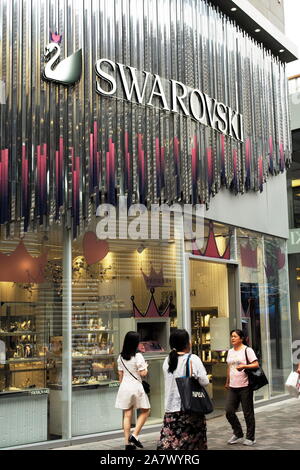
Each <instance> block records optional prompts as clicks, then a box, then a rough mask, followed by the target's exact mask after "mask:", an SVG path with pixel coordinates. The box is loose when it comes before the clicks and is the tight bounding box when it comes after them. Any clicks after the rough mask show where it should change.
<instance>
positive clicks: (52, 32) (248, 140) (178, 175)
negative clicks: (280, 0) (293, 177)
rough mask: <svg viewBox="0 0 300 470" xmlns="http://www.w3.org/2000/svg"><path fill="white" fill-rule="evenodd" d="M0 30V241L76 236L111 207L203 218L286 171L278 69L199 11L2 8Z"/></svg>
mask: <svg viewBox="0 0 300 470" xmlns="http://www.w3.org/2000/svg"><path fill="white" fill-rule="evenodd" d="M141 3H142V4H143V8H140V5H141ZM0 18H1V21H0V38H1V39H0V61H1V63H0V81H1V82H2V83H3V84H4V88H3V89H5V97H2V100H1V101H2V104H1V106H0V128H1V134H0V150H1V155H0V159H1V160H0V164H1V173H0V175H1V176H0V207H1V211H0V225H3V224H5V225H6V230H7V234H9V233H12V232H11V230H13V225H12V224H13V223H14V221H17V220H19V221H21V231H22V232H26V231H28V230H32V229H34V228H35V227H37V225H38V226H39V227H41V226H42V227H49V226H51V225H52V224H53V223H57V222H60V221H61V220H62V216H63V215H66V216H67V217H65V220H66V221H67V226H71V227H72V230H73V237H75V238H76V237H77V236H78V235H79V234H80V233H83V231H84V230H85V227H87V226H88V225H89V224H90V222H91V220H92V218H93V216H94V214H95V213H96V208H97V207H98V205H99V204H100V203H106V202H107V203H110V204H113V205H116V204H118V199H119V197H120V196H127V199H128V204H129V205H131V204H134V203H141V204H145V205H150V204H152V203H154V204H156V203H166V204H169V205H171V204H174V203H188V204H191V203H192V204H198V203H200V204H205V205H206V207H208V206H209V204H210V200H211V198H212V197H213V196H214V195H215V194H216V193H217V192H219V191H220V189H221V188H222V187H225V188H227V189H228V190H231V191H232V192H233V193H235V194H238V193H244V192H246V191H263V187H264V183H265V182H266V181H267V179H268V178H269V177H270V175H276V174H277V173H279V172H283V171H284V170H285V167H286V164H288V163H289V161H290V138H289V123H288V116H287V108H286V95H287V93H286V77H285V65H284V64H283V63H281V62H280V61H278V59H277V58H275V57H274V56H272V54H271V53H270V52H269V51H268V50H266V49H264V48H263V47H262V46H261V45H258V44H257V43H256V42H255V41H254V40H253V39H251V38H250V37H248V36H247V35H246V34H245V33H244V32H243V31H242V30H240V29H239V28H238V27H237V26H235V25H234V24H233V23H232V22H231V21H229V20H228V19H227V18H226V16H224V15H222V14H221V13H220V12H219V11H218V10H217V9H215V8H214V7H212V6H211V5H210V4H208V3H207V2H206V1H205V0H199V1H194V0H180V1H178V0H170V1H168V2H164V1H163V0H143V2H141V0H138V1H137V0H126V1H125V0H114V1H112V0H101V1H100V0H93V1H86V0H78V1H76V2H75V1H71V0H67V1H64V0H44V1H37V0H23V1H22V2H19V1H17V0H13V1H9V0H3V1H1V3H0ZM49 40H50V42H49ZM10 44H14V47H13V48H12V47H10ZM8 64H14V66H13V67H9V66H8ZM17 64H18V66H17Z"/></svg>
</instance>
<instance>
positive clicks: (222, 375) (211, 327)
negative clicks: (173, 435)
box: [190, 259, 230, 410]
mask: <svg viewBox="0 0 300 470" xmlns="http://www.w3.org/2000/svg"><path fill="white" fill-rule="evenodd" d="M228 278H229V275H228V265H227V264H221V263H212V262H208V261H200V260H195V259H191V260H190V307H191V330H192V350H193V353H194V354H197V355H198V356H199V357H200V359H201V360H202V362H203V365H204V367H205V369H206V371H207V374H208V376H209V379H210V382H211V383H210V384H209V386H208V391H209V394H210V396H211V397H212V399H213V402H214V407H215V409H216V410H217V409H224V403H225V388H224V386H225V382H226V374H227V363H226V357H227V351H228V349H229V348H230V323H229V285H228V284H229V280H228Z"/></svg>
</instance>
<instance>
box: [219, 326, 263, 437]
mask: <svg viewBox="0 0 300 470" xmlns="http://www.w3.org/2000/svg"><path fill="white" fill-rule="evenodd" d="M230 336H231V343H232V346H233V348H232V349H230V350H229V351H228V356H227V363H228V368H227V381H226V385H225V387H226V388H227V389H228V393H227V401H226V418H227V419H228V421H229V423H230V424H231V427H232V430H233V436H232V437H231V439H230V440H229V441H228V444H239V443H243V444H244V445H246V446H252V445H254V444H255V442H256V441H255V417H254V403H253V390H252V388H251V387H250V386H249V380H248V376H247V374H246V372H245V370H246V369H257V368H258V367H259V364H258V360H257V357H256V355H255V352H254V351H253V349H252V348H249V347H248V346H247V344H246V341H245V335H244V332H243V331H241V330H232V331H231V333H230ZM246 354H247V357H246ZM247 358H248V361H247ZM247 362H248V364H247ZM240 404H242V408H243V413H244V418H245V421H246V426H247V436H246V439H245V440H244V438H243V430H242V427H241V423H240V421H239V419H238V417H237V416H236V411H237V410H238V407H239V405H240Z"/></svg>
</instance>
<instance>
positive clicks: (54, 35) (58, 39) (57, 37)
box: [50, 32, 62, 44]
mask: <svg viewBox="0 0 300 470" xmlns="http://www.w3.org/2000/svg"><path fill="white" fill-rule="evenodd" d="M50 41H51V42H56V43H57V44H60V43H61V41H62V34H57V32H55V33H51V32H50Z"/></svg>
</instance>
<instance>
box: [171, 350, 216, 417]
mask: <svg viewBox="0 0 300 470" xmlns="http://www.w3.org/2000/svg"><path fill="white" fill-rule="evenodd" d="M190 357H191V355H189V356H188V358H187V361H186V372H185V376H184V377H177V378H176V379H175V380H176V384H177V387H178V391H179V395H180V398H181V408H182V410H183V411H185V412H186V413H193V414H201V415H206V414H209V413H212V411H213V410H214V408H213V404H212V402H211V400H210V398H209V396H208V393H207V391H206V390H205V388H204V387H202V385H200V384H199V382H198V380H197V379H195V377H193V376H190Z"/></svg>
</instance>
